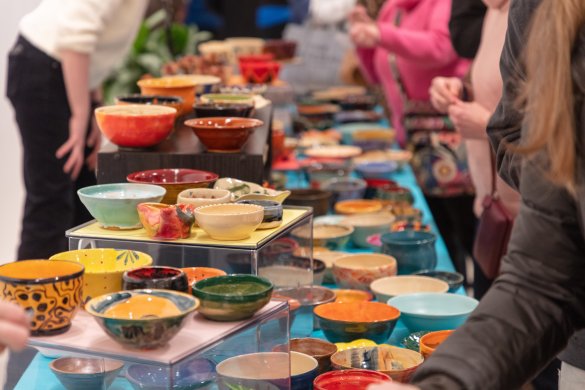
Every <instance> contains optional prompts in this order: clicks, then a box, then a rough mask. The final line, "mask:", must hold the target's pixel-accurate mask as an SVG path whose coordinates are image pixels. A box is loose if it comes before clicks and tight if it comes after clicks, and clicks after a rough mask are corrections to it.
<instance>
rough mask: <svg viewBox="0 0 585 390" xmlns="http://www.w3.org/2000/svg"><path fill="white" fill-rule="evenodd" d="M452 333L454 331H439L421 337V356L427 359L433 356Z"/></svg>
mask: <svg viewBox="0 0 585 390" xmlns="http://www.w3.org/2000/svg"><path fill="white" fill-rule="evenodd" d="M451 333H453V330H438V331H436V332H430V333H427V334H425V335H424V336H423V337H421V339H420V344H419V349H420V353H421V355H423V357H424V358H425V359H426V358H428V357H429V356H431V354H432V353H433V352H435V349H437V347H438V346H439V345H441V343H442V342H443V341H445V340H446V339H447V337H449V336H450V335H451Z"/></svg>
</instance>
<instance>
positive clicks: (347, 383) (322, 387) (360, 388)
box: [313, 370, 392, 390]
mask: <svg viewBox="0 0 585 390" xmlns="http://www.w3.org/2000/svg"><path fill="white" fill-rule="evenodd" d="M391 381H392V380H391V379H390V377H389V376H388V375H386V374H383V373H381V372H377V371H371V370H341V371H330V372H326V373H325V374H321V375H319V376H318V377H317V379H315V382H313V388H314V389H315V390H350V389H351V390H364V389H366V388H368V386H369V385H373V384H378V383H385V382H391Z"/></svg>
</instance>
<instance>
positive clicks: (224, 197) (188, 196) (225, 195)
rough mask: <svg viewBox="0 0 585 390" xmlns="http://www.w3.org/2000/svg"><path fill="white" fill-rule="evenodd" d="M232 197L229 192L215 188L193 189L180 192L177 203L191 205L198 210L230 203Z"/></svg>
mask: <svg viewBox="0 0 585 390" xmlns="http://www.w3.org/2000/svg"><path fill="white" fill-rule="evenodd" d="M231 198H232V195H231V193H230V192H229V191H228V190H216V189H214V188H191V189H188V190H185V191H181V192H179V195H178V196H177V203H179V204H189V205H192V206H193V207H195V208H197V207H200V206H207V205H210V204H219V203H229V202H231Z"/></svg>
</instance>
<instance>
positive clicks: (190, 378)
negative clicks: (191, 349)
mask: <svg viewBox="0 0 585 390" xmlns="http://www.w3.org/2000/svg"><path fill="white" fill-rule="evenodd" d="M171 373H172V374H171ZM169 374H171V375H169ZM126 379H128V382H130V385H132V388H134V389H135V390H168V389H172V390H191V389H205V388H207V386H209V385H210V384H211V383H212V382H213V381H214V379H215V363H213V362H212V361H210V360H208V359H204V358H195V359H192V360H189V361H187V362H185V363H179V364H177V365H174V366H173V368H172V369H169V367H162V366H154V365H146V364H132V365H131V366H129V367H128V369H127V370H126Z"/></svg>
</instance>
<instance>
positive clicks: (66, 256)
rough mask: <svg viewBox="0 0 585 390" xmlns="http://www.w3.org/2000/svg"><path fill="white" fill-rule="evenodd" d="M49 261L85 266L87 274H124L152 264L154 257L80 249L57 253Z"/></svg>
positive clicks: (129, 252) (108, 249)
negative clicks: (62, 261) (129, 270)
mask: <svg viewBox="0 0 585 390" xmlns="http://www.w3.org/2000/svg"><path fill="white" fill-rule="evenodd" d="M49 260H68V261H75V262H78V263H81V264H83V266H84V267H85V273H86V274H98V273H109V272H122V271H126V270H128V269H133V268H137V267H143V266H147V265H150V264H152V257H150V256H149V255H147V254H146V253H143V252H138V251H131V250H117V249H112V248H105V249H80V250H73V251H68V252H61V253H57V254H55V255H53V256H51V258H50V259H49Z"/></svg>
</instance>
